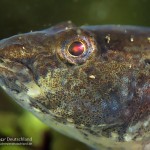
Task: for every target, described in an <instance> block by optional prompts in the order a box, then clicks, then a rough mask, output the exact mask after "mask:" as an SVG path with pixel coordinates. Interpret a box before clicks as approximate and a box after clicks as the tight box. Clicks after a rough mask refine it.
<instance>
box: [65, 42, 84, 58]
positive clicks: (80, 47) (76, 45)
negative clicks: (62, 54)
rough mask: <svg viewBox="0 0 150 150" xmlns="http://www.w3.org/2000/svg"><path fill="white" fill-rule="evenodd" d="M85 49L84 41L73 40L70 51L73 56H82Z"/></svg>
mask: <svg viewBox="0 0 150 150" xmlns="http://www.w3.org/2000/svg"><path fill="white" fill-rule="evenodd" d="M84 50H85V46H84V44H83V43H82V42H79V41H75V42H73V43H72V44H71V45H70V46H69V49H68V52H69V53H70V54H71V55H73V56H80V55H81V54H82V53H83V52H84Z"/></svg>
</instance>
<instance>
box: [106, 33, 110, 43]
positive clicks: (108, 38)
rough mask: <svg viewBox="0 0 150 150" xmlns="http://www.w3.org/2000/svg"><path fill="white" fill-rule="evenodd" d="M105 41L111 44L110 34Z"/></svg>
mask: <svg viewBox="0 0 150 150" xmlns="http://www.w3.org/2000/svg"><path fill="white" fill-rule="evenodd" d="M105 39H106V40H107V43H110V34H108V35H106V36H105Z"/></svg>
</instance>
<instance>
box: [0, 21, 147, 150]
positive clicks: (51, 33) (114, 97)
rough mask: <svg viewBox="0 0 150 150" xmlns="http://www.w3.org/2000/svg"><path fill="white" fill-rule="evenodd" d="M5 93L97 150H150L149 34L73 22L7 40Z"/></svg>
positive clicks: (1, 45)
mask: <svg viewBox="0 0 150 150" xmlns="http://www.w3.org/2000/svg"><path fill="white" fill-rule="evenodd" d="M0 87H1V88H2V89H3V90H4V91H5V92H6V93H7V94H8V95H9V96H10V97H11V98H12V100H13V101H15V102H16V103H18V104H19V105H21V106H22V107H23V108H25V109H26V110H28V111H30V112H31V113H33V114H34V115H35V116H36V117H37V118H39V119H40V120H41V121H42V122H44V123H45V124H47V125H48V126H49V127H51V128H53V129H55V130H56V131H58V132H60V133H62V134H64V135H67V136H69V137H72V138H74V139H76V140H78V141H80V142H83V143H85V144H86V145H88V146H90V147H92V148H95V149H97V150H100V149H109V150H110V149H115V150H120V149H121V150H127V149H130V150H148V149H150V28H149V27H140V26H130V25H94V26H92V25H91V26H90V25H83V26H80V27H78V26H76V25H75V24H73V23H72V22H70V21H68V22H63V23H59V24H57V25H55V26H52V27H50V28H48V29H44V30H41V31H34V32H29V33H23V34H18V35H14V36H12V37H9V38H6V39H2V40H0Z"/></svg>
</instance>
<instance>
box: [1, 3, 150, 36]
mask: <svg viewBox="0 0 150 150" xmlns="http://www.w3.org/2000/svg"><path fill="white" fill-rule="evenodd" d="M67 20H71V21H73V22H74V23H75V24H77V25H83V24H89V25H91V24H97V25H98V24H130V25H142V26H150V1H149V0H124V1H123V0H0V38H1V39H2V38H4V37H8V36H11V35H14V34H17V33H22V32H28V31H31V30H40V29H43V28H47V27H49V26H51V25H54V24H56V23H59V22H62V21H67Z"/></svg>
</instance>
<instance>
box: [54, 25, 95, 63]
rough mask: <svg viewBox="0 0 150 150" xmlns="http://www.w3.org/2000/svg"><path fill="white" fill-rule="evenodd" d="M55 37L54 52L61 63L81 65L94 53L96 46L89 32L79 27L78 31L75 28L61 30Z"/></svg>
mask: <svg viewBox="0 0 150 150" xmlns="http://www.w3.org/2000/svg"><path fill="white" fill-rule="evenodd" d="M78 30H79V29H78ZM56 38H57V44H56V54H57V57H58V58H59V60H61V61H62V62H63V63H66V64H71V65H81V64H83V63H85V62H86V61H87V60H88V59H90V58H92V56H94V55H95V51H96V49H97V46H96V41H95V38H94V35H93V34H92V33H91V32H88V31H84V30H82V29H80V33H79V32H77V29H76V28H75V29H71V30H67V31H66V30H65V31H62V32H61V33H59V35H58V37H57V36H56Z"/></svg>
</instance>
